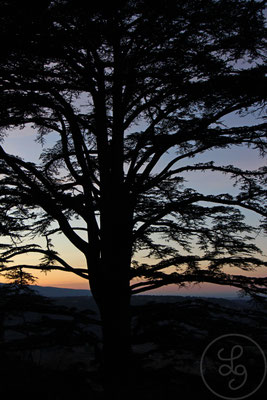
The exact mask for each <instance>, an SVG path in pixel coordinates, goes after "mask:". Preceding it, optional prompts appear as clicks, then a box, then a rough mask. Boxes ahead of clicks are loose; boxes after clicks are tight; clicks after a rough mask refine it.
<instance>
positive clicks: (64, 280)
mask: <svg viewBox="0 0 267 400" xmlns="http://www.w3.org/2000/svg"><path fill="white" fill-rule="evenodd" d="M254 122H255V120H254V118H252V117H245V118H242V119H241V118H240V117H238V116H229V117H228V118H224V123H225V124H227V125H229V126H230V125H232V126H238V125H239V126H241V125H243V124H253V123H254ZM257 123H259V121H257ZM35 135H36V133H35V131H34V129H32V128H31V127H29V126H28V127H27V126H26V127H25V128H24V129H23V130H18V129H14V130H10V131H9V132H8V136H7V137H6V139H5V141H4V149H5V150H6V151H7V152H9V153H11V154H15V155H20V156H22V157H23V158H24V159H25V160H27V161H33V162H38V157H39V154H40V150H41V145H40V144H38V143H36V142H35ZM56 139H57V137H56V135H55V134H50V135H49V139H48V143H47V145H48V147H50V146H51V145H52V144H53V142H54V141H55V140H56ZM170 156H171V155H169V156H166V157H170ZM212 160H214V161H215V164H216V165H229V164H233V165H235V166H237V167H240V168H244V169H256V168H258V167H259V166H263V165H264V160H262V159H260V158H259V155H258V153H257V152H256V151H253V150H252V149H247V148H240V147H239V148H233V149H231V150H218V151H210V152H207V153H205V155H204V154H203V155H202V156H200V157H198V158H196V159H195V160H191V161H190V163H194V162H207V161H212ZM164 161H166V159H165V160H162V163H164ZM187 164H189V163H187ZM162 165H163V164H162ZM186 179H187V180H188V186H190V187H192V188H194V189H196V190H198V191H200V192H202V193H204V194H205V193H209V194H219V193H227V192H229V191H230V193H235V190H236V189H233V188H232V183H230V182H229V179H228V178H227V177H226V176H225V175H222V174H220V173H214V172H207V173H201V172H197V173H190V174H187V175H186ZM245 215H246V217H247V221H248V222H249V223H250V224H252V225H257V223H258V216H257V215H256V214H255V213H253V212H249V211H246V212H245ZM2 242H6V241H5V239H3V240H2ZM39 243H40V244H44V241H42V240H40V242H39ZM54 244H55V246H56V250H57V251H58V253H59V255H60V256H62V258H64V259H65V260H66V261H68V262H69V263H70V264H71V265H72V266H73V267H74V266H76V267H85V260H84V257H83V255H82V254H81V253H79V252H78V251H77V250H76V249H75V248H74V247H73V245H72V244H71V243H70V242H68V240H67V239H65V238H64V237H63V235H58V236H57V237H56V240H55V242H54ZM256 244H258V245H259V247H260V248H261V249H262V250H263V252H264V254H265V255H266V254H267V242H266V238H264V237H263V236H262V235H261V234H260V235H258V237H257V239H256ZM118 256H119V255H118ZM265 259H266V256H265ZM37 260H38V257H36V256H33V255H28V256H25V255H24V256H20V257H17V259H16V264H17V263H23V264H34V263H35V262H36V261H37ZM31 272H32V273H33V275H35V276H37V277H38V278H39V279H38V281H37V284H38V285H41V286H56V287H68V288H77V289H78V288H79V289H88V282H87V281H85V280H84V279H82V278H80V277H78V276H76V275H73V274H71V273H67V272H66V273H64V272H50V273H47V274H46V275H45V274H44V273H40V272H39V271H35V270H34V271H33V270H32V271H31ZM231 272H233V270H231ZM234 272H235V273H240V274H241V273H243V272H242V271H240V270H239V271H238V270H236V271H234ZM251 274H252V275H253V276H265V275H266V272H265V270H263V269H259V270H258V271H257V272H253V273H250V275H251ZM0 281H2V282H3V281H4V279H3V278H1V277H0ZM150 293H152V292H150ZM153 293H154V294H155V293H160V294H167V293H168V294H174V293H176V294H186V295H214V294H217V295H219V294H222V295H228V296H230V295H232V293H233V289H231V288H225V287H219V286H218V285H211V284H204V285H202V286H199V285H198V286H196V287H194V288H192V287H190V288H189V289H183V290H181V291H178V290H177V287H175V286H174V285H172V286H170V287H167V288H166V287H165V288H162V289H160V290H157V291H153Z"/></svg>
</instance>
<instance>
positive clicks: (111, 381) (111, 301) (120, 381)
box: [101, 282, 131, 399]
mask: <svg viewBox="0 0 267 400" xmlns="http://www.w3.org/2000/svg"><path fill="white" fill-rule="evenodd" d="M101 315H102V323H103V367H104V370H103V372H104V389H105V395H106V398H109V399H113V398H114V399H125V398H128V397H129V396H128V395H127V394H128V390H129V385H130V358H131V326H130V319H131V318H130V298H129V292H128V293H123V291H122V288H121V287H118V285H115V283H114V282H113V285H111V286H110V288H109V290H106V293H105V299H104V307H103V309H102V312H101Z"/></svg>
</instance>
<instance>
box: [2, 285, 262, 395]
mask: <svg viewBox="0 0 267 400" xmlns="http://www.w3.org/2000/svg"><path fill="white" fill-rule="evenodd" d="M0 288H1V291H2V292H3V291H4V290H6V289H7V286H6V285H2V286H1V287H0ZM58 293H59V292H58ZM65 293H66V294H67V292H65ZM74 293H75V292H72V294H74ZM2 294H4V292H3V293H2ZM14 296H16V295H12V296H6V297H4V296H1V297H0V307H1V314H0V315H1V326H0V328H1V342H0V352H1V361H0V378H1V385H0V395H1V398H3V399H4V398H6V397H10V396H11V397H12V396H14V397H15V396H25V397H27V399H36V398H38V399H51V400H56V399H58V400H61V399H73V398H74V397H75V398H76V399H83V398H89V399H102V398H103V397H102V396H103V391H102V375H101V346H102V345H101V326H100V322H99V317H98V314H97V308H96V306H95V303H94V300H93V298H92V296H73V295H72V296H66V297H53V298H52V297H50V298H49V297H44V296H40V295H38V294H36V292H29V293H25V294H23V295H22V294H20V296H21V297H20V301H18V298H16V297H14ZM12 297H14V298H13V299H12ZM132 333H133V338H132V347H133V358H132V385H131V388H129V390H130V391H129V393H131V395H133V396H134V397H138V398H144V399H163V398H164V399H174V398H175V397H177V396H180V398H186V397H185V396H196V395H198V396H199V395H202V396H205V398H206V399H214V394H212V393H211V392H210V391H209V390H208V389H207V388H206V387H205V385H204V383H203V381H202V379H201V375H200V360H201V356H202V353H203V351H204V349H205V348H206V347H207V345H208V344H209V343H210V342H211V341H212V340H213V339H215V338H216V337H218V336H221V335H225V334H240V335H246V336H248V337H250V338H251V339H253V340H255V341H256V342H257V343H259V345H260V346H261V348H262V349H263V350H264V351H265V354H266V350H267V313H266V310H265V309H264V308H263V306H260V305H255V304H253V303H250V302H248V301H247V300H243V299H217V298H216V299H215V298H197V297H182V296H154V295H153V296H148V295H138V296H133V298H132ZM255 373H256V372H255ZM264 393H266V382H264V383H263V384H262V385H261V387H260V388H259V390H258V391H257V393H255V394H254V395H253V396H252V397H251V399H262V398H263V397H264ZM181 396H182V397H181ZM190 398H191V397H190Z"/></svg>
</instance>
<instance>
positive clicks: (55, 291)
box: [0, 283, 91, 297]
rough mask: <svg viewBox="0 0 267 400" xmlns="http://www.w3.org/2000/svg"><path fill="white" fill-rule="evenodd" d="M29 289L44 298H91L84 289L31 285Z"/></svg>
mask: <svg viewBox="0 0 267 400" xmlns="http://www.w3.org/2000/svg"><path fill="white" fill-rule="evenodd" d="M0 285H4V283H0ZM30 287H31V289H33V290H34V291H35V292H37V293H38V294H39V295H41V296H46V297H73V296H91V291H90V290H86V289H68V288H58V287H52V286H38V285H31V286H30Z"/></svg>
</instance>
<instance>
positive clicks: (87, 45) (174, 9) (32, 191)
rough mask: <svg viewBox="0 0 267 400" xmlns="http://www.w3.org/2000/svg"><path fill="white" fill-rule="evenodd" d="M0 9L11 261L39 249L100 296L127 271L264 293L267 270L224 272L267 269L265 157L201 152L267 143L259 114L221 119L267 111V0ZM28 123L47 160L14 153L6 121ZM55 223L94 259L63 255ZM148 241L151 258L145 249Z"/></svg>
mask: <svg viewBox="0 0 267 400" xmlns="http://www.w3.org/2000/svg"><path fill="white" fill-rule="evenodd" d="M25 7H26V8H25ZM0 11H1V42H2V44H3V48H2V51H1V66H0V82H1V87H2V89H1V99H0V105H1V107H0V125H1V135H2V145H1V147H0V174H1V175H0V179H1V180H0V197H1V205H0V208H1V215H0V230H1V234H2V235H3V236H8V237H10V238H11V239H12V240H11V242H10V244H3V245H1V247H2V248H1V250H2V255H1V259H0V261H1V270H2V271H8V270H10V269H12V268H17V267H18V265H13V264H12V265H11V264H9V262H10V261H12V260H15V259H16V256H17V255H21V254H24V253H37V254H40V255H41V256H42V259H41V262H40V264H39V265H25V266H23V267H25V268H27V267H30V268H39V269H43V270H45V271H47V270H53V269H57V270H63V271H70V272H73V273H75V274H77V275H79V276H81V277H83V278H85V279H88V280H89V282H90V286H91V289H92V292H93V294H94V296H95V297H96V299H98V298H100V297H101V296H102V294H101V293H103V289H101V288H102V286H103V287H104V288H105V290H106V289H107V286H110V285H111V286H112V285H115V286H114V287H119V283H118V282H120V279H121V278H120V277H121V276H122V275H124V276H125V279H126V280H128V281H129V280H132V285H131V288H130V291H131V293H138V292H141V291H144V290H148V289H153V288H156V287H160V286H162V285H167V284H170V283H176V284H178V285H183V284H185V283H187V282H213V283H218V284H221V285H232V286H236V287H238V288H241V289H243V290H245V292H246V293H249V294H251V295H253V296H257V295H259V294H266V293H267V289H266V288H267V286H266V285H267V278H257V277H254V278H249V277H246V276H243V274H242V273H241V274H240V275H230V274H228V273H225V272H224V268H225V267H227V266H235V267H239V268H241V270H251V269H254V268H257V267H262V266H266V265H267V262H266V261H264V258H263V257H261V256H260V255H259V252H260V250H259V249H258V248H257V246H256V245H255V244H254V243H253V237H255V235H256V234H257V232H258V230H259V229H261V230H263V229H264V228H266V222H265V223H264V220H263V218H264V217H266V208H265V205H264V202H265V201H266V190H265V189H264V184H265V183H266V167H264V166H263V167H261V168H259V169H257V170H247V169H241V168H239V167H237V166H235V165H221V164H220V163H218V162H217V160H216V159H212V160H211V161H209V162H198V156H200V155H202V154H204V153H205V152H210V151H211V150H216V149H229V148H231V147H233V146H239V147H241V148H242V147H245V146H248V147H250V148H253V149H254V150H255V151H258V152H259V154H260V156H264V155H265V153H266V123H264V120H263V118H258V119H256V118H254V119H253V121H255V122H253V124H244V126H231V127H229V126H225V125H223V124H222V123H221V121H222V118H224V117H226V116H229V115H232V113H244V114H246V115H249V114H251V113H252V112H255V110H257V112H258V115H261V116H262V115H263V110H264V106H265V102H266V93H267V91H266V77H265V75H266V66H265V65H264V61H265V54H264V50H265V45H266V42H265V38H266V29H265V27H264V2H261V1H246V0H241V1H237V0H221V1H217V0H209V1H206V0H205V1H202V0H200V1H194V0H187V1H183V2H178V1H171V0H170V1H162V2H152V1H142V0H137V1H130V0H128V1H119V2H111V3H107V2H102V1H98V2H87V3H85V2H81V1H78V0H76V1H75V2H74V1H71V0H66V1H63V0H58V1H49V0H47V1H39V2H38V4H37V3H36V4H35V5H34V6H33V5H32V3H31V4H30V3H29V2H27V1H26V2H25V1H24V2H18V1H11V0H9V1H4V2H1V6H0ZM27 126H32V127H33V128H34V129H35V130H36V140H37V141H39V142H40V143H41V144H43V152H42V154H40V159H39V162H38V163H37V162H36V163H33V162H29V161H28V160H25V159H22V158H20V157H18V156H16V155H14V154H9V153H8V152H7V151H6V150H5V136H6V135H8V132H9V130H10V129H14V128H17V127H19V128H22V129H23V128H24V127H27ZM51 132H53V133H54V134H57V141H56V142H55V143H53V146H50V147H49V140H47V142H46V138H49V134H50V133H51ZM209 154H210V155H211V157H212V154H213V153H209ZM214 154H215V153H214ZM194 171H195V172H196V171H202V172H206V171H210V172H215V173H217V172H220V173H222V174H226V176H229V177H230V178H231V179H232V180H233V184H234V185H235V193H236V194H232V193H229V192H227V193H220V194H214V193H212V192H211V193H209V194H205V193H202V192H199V191H198V190H196V188H194V187H190V185H189V186H188V185H185V180H186V173H188V172H194ZM242 210H245V211H246V210H249V211H252V212H255V213H257V214H258V215H260V216H261V217H262V223H261V226H260V227H257V228H255V227H252V226H249V225H248V224H247V223H246V220H245V217H244V215H243V213H242ZM58 232H61V233H63V234H64V235H65V236H66V238H67V239H68V240H69V241H70V242H71V243H72V244H73V245H74V246H75V247H76V248H77V249H78V250H79V251H80V252H82V254H84V255H85V258H86V260H87V268H80V267H77V266H76V265H70V264H69V263H68V262H67V261H66V260H64V255H62V254H58V253H57V252H56V249H55V248H53V237H54V235H56V234H57V233H58ZM38 236H43V237H45V238H46V243H47V246H46V247H44V248H40V247H39V246H37V245H36V244H34V238H36V237H38ZM27 237H29V238H32V241H33V244H25V243H24V239H25V238H27ZM142 250H144V251H146V252H147V255H148V257H149V258H150V259H149V261H148V262H140V261H139V262H138V261H137V260H134V255H135V254H137V253H138V252H140V251H142ZM118 260H120V261H118ZM170 268H171V269H170ZM174 268H175V270H174ZM123 271H125V272H123ZM136 278H138V281H136V280H135V279H136ZM103 282H104V283H103ZM116 285H118V286H116Z"/></svg>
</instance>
